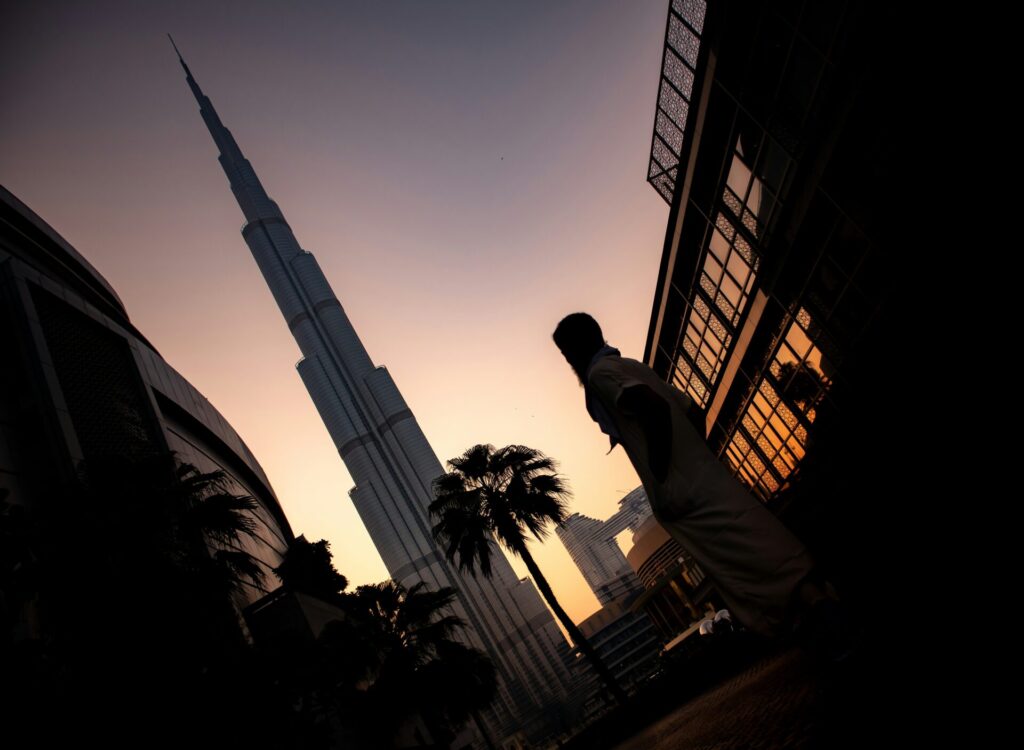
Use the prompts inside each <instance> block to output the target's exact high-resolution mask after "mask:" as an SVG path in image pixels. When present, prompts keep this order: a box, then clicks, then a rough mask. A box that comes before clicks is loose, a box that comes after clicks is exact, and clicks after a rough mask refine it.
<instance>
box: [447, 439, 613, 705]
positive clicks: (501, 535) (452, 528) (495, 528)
mask: <svg viewBox="0 0 1024 750" xmlns="http://www.w3.org/2000/svg"><path fill="white" fill-rule="evenodd" d="M448 467H449V469H451V471H449V472H448V473H447V474H443V475H441V476H440V477H438V478H437V479H436V480H435V481H434V496H435V500H434V502H432V503H431V504H430V513H431V514H432V515H433V516H434V517H436V518H437V519H438V522H437V524H435V526H434V528H433V532H434V538H435V539H437V541H438V542H439V543H440V544H441V545H443V546H444V548H445V554H446V556H447V558H448V560H449V561H451V562H456V561H457V562H458V565H459V568H460V569H461V570H465V571H469V572H473V570H474V568H475V567H476V566H477V565H479V566H480V572H481V573H483V574H484V575H485V576H488V577H489V576H490V574H491V554H492V551H493V547H492V544H493V541H494V539H497V540H498V541H499V542H500V543H501V544H502V546H503V547H505V549H507V550H508V551H510V552H511V553H512V554H514V555H517V556H519V557H520V558H521V559H522V561H523V562H524V563H526V567H527V569H528V570H529V571H530V574H531V575H532V576H533V580H534V582H535V583H536V584H537V588H539V589H540V592H541V594H542V595H543V596H544V599H545V600H546V601H547V603H548V605H549V606H550V607H551V609H552V611H554V613H555V616H556V617H558V620H559V621H560V622H561V623H562V625H563V626H564V627H565V629H566V631H567V632H568V633H569V636H570V637H571V638H572V640H573V642H574V643H575V644H576V645H577V646H578V647H579V649H580V650H581V651H582V652H583V653H584V655H586V656H587V658H588V659H590V661H591V663H592V664H593V666H594V669H595V670H596V671H597V674H598V675H599V676H600V677H601V679H602V680H604V682H605V684H607V685H608V688H609V689H610V690H611V691H612V694H613V695H614V696H615V698H616V700H618V701H619V703H622V704H624V703H625V702H626V694H625V692H624V691H623V690H622V688H621V687H620V686H619V683H618V681H617V680H616V679H615V676H614V675H613V674H612V673H611V671H610V670H609V669H608V667H607V666H606V665H605V663H604V662H603V661H602V660H601V657H600V656H598V654H597V652H596V651H595V650H594V649H593V647H592V646H591V645H590V643H589V642H588V641H587V639H586V638H584V637H583V634H582V633H581V632H580V629H579V628H578V627H576V623H574V622H573V621H572V619H571V618H570V617H569V615H568V614H566V612H565V610H564V609H562V605H561V604H559V603H558V599H557V598H555V594H554V592H553V591H552V590H551V586H550V585H549V584H548V581H547V579H546V578H545V577H544V574H543V573H541V572H540V568H539V567H537V563H536V561H535V560H534V559H533V556H532V555H531V554H530V551H529V549H527V546H526V538H527V535H528V534H532V535H533V537H534V538H536V539H538V540H543V539H544V538H545V537H546V536H547V534H548V525H549V524H552V523H554V524H556V525H561V524H562V523H564V522H565V518H566V515H567V514H568V509H567V506H566V500H567V499H568V498H569V496H570V492H569V489H568V487H566V486H565V484H564V483H563V482H562V479H561V477H559V476H558V475H557V474H555V473H554V471H555V469H556V465H555V462H554V460H552V459H550V458H548V457H547V456H545V455H544V454H543V453H541V452H540V451H538V450H535V449H533V448H528V447H526V446H523V445H509V446H506V447H504V448H501V449H498V450H495V448H494V446H492V445H475V446H473V447H472V448H470V449H469V450H468V451H466V452H465V453H463V454H462V455H461V456H459V457H458V458H453V459H451V460H450V461H449V462H448Z"/></svg>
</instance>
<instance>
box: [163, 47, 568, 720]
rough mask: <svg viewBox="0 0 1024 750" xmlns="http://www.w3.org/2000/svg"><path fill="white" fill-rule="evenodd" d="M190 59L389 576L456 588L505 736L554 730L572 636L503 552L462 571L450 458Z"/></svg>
mask: <svg viewBox="0 0 1024 750" xmlns="http://www.w3.org/2000/svg"><path fill="white" fill-rule="evenodd" d="M179 59H180V56H179ZM181 64H182V67H183V68H184V70H185V73H186V80H187V82H188V85H189V87H190V88H191V90H192V93H193V94H194V95H195V98H196V101H197V102H198V103H199V108H200V114H201V115H202V118H203V121H204V122H205V123H206V126H207V128H208V129H209V131H210V134H211V136H212V137H213V140H214V142H215V143H216V145H217V148H218V151H219V152H220V155H219V161H220V164H221V166H222V168H223V169H224V172H225V174H226V175H227V178H228V181H229V183H230V186H231V190H232V192H233V193H234V195H235V198H236V199H237V201H238V204H239V207H240V208H241V210H242V213H243V215H244V216H245V220H246V223H245V226H244V227H243V228H242V236H243V237H244V239H245V241H246V243H247V244H248V246H249V249H250V250H251V251H252V254H253V258H254V259H255V260H256V263H257V265H258V266H259V268H260V271H261V272H262V274H263V276H264V278H265V279H266V282H267V284H268V286H269V287H270V290H271V292H272V293H273V295H274V299H275V300H276V302H277V304H278V307H279V308H280V310H281V313H282V315H283V316H284V319H285V322H286V323H287V325H288V328H289V330H290V331H291V332H292V335H293V336H294V338H295V341H296V343H297V344H298V346H299V349H300V350H301V352H302V360H301V361H300V362H299V364H298V366H297V369H298V372H299V375H300V377H301V378H302V382H303V383H304V384H305V386H306V389H307V391H308V392H309V395H310V398H311V399H312V400H313V403H314V404H315V405H316V408H317V410H318V412H319V413H320V416H321V418H322V419H323V421H324V424H325V426H326V427H327V431H328V433H329V434H330V436H331V438H332V440H333V441H334V444H335V446H336V447H337V449H338V453H339V454H340V456H341V458H342V460H343V461H344V463H345V466H346V467H347V469H348V471H349V473H350V474H351V476H352V478H353V480H354V481H355V486H354V487H353V488H352V489H351V491H350V492H349V497H350V498H351V500H352V503H353V504H354V505H355V507H356V510H357V511H358V512H359V516H360V518H361V519H362V521H363V523H364V524H365V526H366V529H367V531H368V532H369V534H370V538H371V539H372V540H373V542H374V544H375V545H376V547H377V551H378V552H379V553H380V556H381V559H382V560H383V561H384V564H385V566H386V568H387V570H388V573H389V575H390V576H391V577H392V579H393V580H395V581H396V582H398V583H401V584H402V585H404V586H406V587H408V586H412V585H413V584H414V583H417V582H419V581H423V582H425V583H426V584H427V585H428V586H430V587H431V588H435V589H436V588H440V587H444V586H451V587H453V588H455V589H456V591H457V592H458V600H457V602H456V604H455V606H454V609H455V613H456V614H457V615H458V616H460V617H462V618H463V619H464V620H465V621H466V622H467V623H468V625H469V627H468V629H467V631H466V632H467V639H468V641H469V643H470V644H471V645H472V646H474V647H476V648H479V649H481V650H483V651H484V652H485V653H487V654H488V655H489V656H490V658H491V659H492V661H493V662H494V664H495V667H496V668H497V671H498V675H499V687H498V697H497V698H496V700H495V702H494V704H493V707H492V709H493V710H492V711H491V712H489V716H488V719H489V723H490V724H491V725H492V729H493V730H494V731H495V732H497V733H498V734H499V735H500V736H507V735H509V734H513V733H515V732H516V731H519V730H520V729H522V728H523V727H524V726H525V727H530V728H531V729H530V732H531V733H532V734H534V735H536V736H545V735H546V734H550V732H551V731H554V730H553V729H552V728H551V727H550V724H551V722H552V721H555V720H556V719H557V716H558V714H559V709H558V706H559V705H560V703H561V702H562V701H563V700H564V699H565V697H566V696H567V694H568V684H569V680H570V677H569V674H568V670H567V669H566V668H565V666H564V663H563V662H562V660H561V659H560V658H559V656H558V653H559V651H558V649H559V646H560V644H562V643H563V641H564V638H563V636H562V634H561V631H560V630H559V629H558V627H557V625H556V624H555V622H554V618H553V617H552V615H551V613H550V612H549V611H548V609H547V607H546V606H545V604H544V602H543V600H542V599H541V598H540V595H539V594H538V593H537V590H536V589H535V588H534V586H533V583H532V582H531V581H530V580H529V579H520V578H518V576H516V575H515V573H514V572H513V570H512V567H511V566H510V565H509V563H508V561H507V559H505V557H504V556H503V555H502V554H501V553H500V552H499V553H498V554H496V555H495V557H494V559H493V560H492V563H491V568H492V575H491V576H490V577H489V578H484V577H482V576H481V577H474V576H473V575H472V574H468V573H463V572H460V571H459V570H457V568H456V566H454V565H452V564H450V563H449V562H448V561H447V560H446V559H445V556H444V554H443V553H442V551H441V549H439V547H438V545H437V543H436V542H435V541H434V539H433V536H432V534H431V526H432V522H431V519H430V517H429V513H428V511H427V506H428V505H429V504H430V502H431V501H432V499H433V492H432V483H433V480H434V479H435V478H436V477H438V476H440V475H441V474H442V473H443V469H442V466H441V464H440V462H439V461H438V459H437V457H436V455H435V454H434V451H433V449H432V448H431V447H430V444H429V443H428V442H427V439H426V437H425V436H424V434H423V431H422V430H421V429H420V427H419V425H418V424H417V422H416V418H415V416H414V415H413V413H412V411H411V410H410V409H409V406H408V405H407V404H406V403H405V400H404V399H403V398H402V395H401V393H400V392H399V390H398V388H397V386H396V385H395V382H394V380H392V378H391V376H390V375H389V374H388V371H387V370H386V369H385V368H384V367H378V366H376V365H375V364H374V363H373V362H372V360H371V359H370V357H369V355H368V353H367V351H366V349H365V348H364V347H363V344H362V342H361V341H360V339H359V336H358V334H357V333H356V331H355V329H354V327H353V326H352V323H351V322H350V321H349V319H348V316H347V315H346V313H345V311H344V309H343V308H342V306H341V303H340V302H339V301H338V299H337V297H336V296H335V294H334V292H333V290H332V289H331V286H330V284H329V283H328V281H327V279H326V277H325V276H324V274H323V272H322V271H321V270H320V267H319V266H318V264H317V262H316V259H315V258H314V257H313V255H312V254H311V253H309V252H307V251H305V250H303V249H302V248H301V247H300V246H299V244H298V241H297V240H296V239H295V236H294V235H293V234H292V231H291V228H290V227H289V225H288V223H287V221H286V220H285V218H284V216H283V214H282V212H281V210H280V208H279V207H278V206H277V204H276V203H275V202H274V201H273V200H271V198H270V197H269V196H268V195H267V193H266V191H265V190H264V188H263V186H262V185H261V183H260V181H259V178H258V177H257V176H256V173H255V171H254V170H253V167H252V165H251V164H250V163H249V161H248V160H247V159H246V158H245V157H244V155H243V154H242V152H241V150H240V149H239V147H238V144H237V143H236V142H235V140H234V138H233V136H232V135H231V133H230V132H229V131H228V129H227V128H226V127H224V125H223V124H222V123H221V121H220V118H219V117H218V116H217V113H216V111H215V110H214V108H213V105H212V104H211V102H210V100H209V98H208V97H206V96H205V95H204V94H203V92H202V91H201V90H200V88H199V86H198V84H197V83H196V81H195V78H194V77H193V76H192V73H191V71H189V69H188V66H187V65H185V63H184V61H183V60H182V61H181Z"/></svg>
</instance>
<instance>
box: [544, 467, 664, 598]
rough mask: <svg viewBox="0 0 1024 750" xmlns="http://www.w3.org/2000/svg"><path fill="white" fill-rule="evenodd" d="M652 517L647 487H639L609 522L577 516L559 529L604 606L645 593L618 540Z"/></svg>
mask: <svg viewBox="0 0 1024 750" xmlns="http://www.w3.org/2000/svg"><path fill="white" fill-rule="evenodd" d="M650 515H651V506H650V504H649V503H648V502H647V494H646V493H645V492H644V489H643V487H637V488H636V489H635V490H633V491H632V492H630V493H629V494H628V495H626V496H625V497H624V498H622V500H620V501H619V510H618V512H617V513H616V514H615V515H613V516H612V517H611V518H609V519H608V520H607V521H598V520H597V519H595V518H589V517H587V516H583V515H580V514H579V513H573V514H572V515H571V516H569V518H568V519H566V522H565V525H564V526H561V527H559V528H558V529H556V531H555V533H557V534H558V538H559V539H561V540H562V544H564V545H565V548H566V550H568V552H569V557H571V558H572V561H573V562H574V563H576V567H577V568H579V569H580V573H582V574H583V577H584V578H585V579H586V581H587V584H588V585H589V586H590V590H591V591H593V592H594V596H596V597H597V600H598V601H599V602H601V604H602V605H605V604H610V603H611V602H612V601H614V600H615V599H619V598H621V597H623V596H625V595H626V594H629V593H632V592H640V591H643V586H642V585H641V584H640V579H639V578H637V577H636V573H634V572H633V569H632V568H631V567H630V566H629V563H628V562H627V561H626V556H625V555H624V554H622V550H621V549H620V548H619V543H618V542H617V541H615V537H616V535H617V534H621V533H622V532H623V531H625V530H626V529H631V530H633V531H634V532H636V530H637V529H638V528H640V524H642V523H643V522H644V520H645V519H647V518H648V517H649V516H650Z"/></svg>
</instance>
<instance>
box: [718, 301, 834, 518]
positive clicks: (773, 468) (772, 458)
mask: <svg viewBox="0 0 1024 750" xmlns="http://www.w3.org/2000/svg"><path fill="white" fill-rule="evenodd" d="M815 330H816V329H815V326H814V323H813V320H812V319H811V316H810V314H809V313H808V312H807V310H805V309H804V308H800V309H799V310H798V311H797V313H796V315H795V316H793V317H792V318H790V320H789V323H788V326H787V328H786V332H785V335H784V336H781V337H780V338H779V340H778V341H777V342H776V346H775V354H774V356H773V359H772V361H771V364H770V365H769V367H768V369H767V370H766V371H765V373H764V374H763V376H762V377H761V380H760V382H759V383H758V385H757V388H756V389H752V392H751V393H750V394H749V396H748V397H747V404H746V407H745V409H744V411H743V416H742V418H741V419H740V421H739V424H738V425H737V426H736V428H735V430H734V431H733V434H732V437H731V439H730V440H729V441H728V443H727V445H726V448H725V451H724V455H725V458H726V459H727V460H728V462H729V464H730V465H731V466H732V467H733V469H734V470H735V471H736V474H737V476H738V477H739V478H740V479H742V480H743V481H744V482H745V483H746V484H748V485H749V486H750V487H751V489H752V490H754V492H755V493H756V494H758V495H759V496H760V497H761V498H762V499H765V500H767V499H768V498H769V497H770V496H771V495H773V494H774V493H776V492H778V491H779V489H781V488H782V487H784V486H785V484H786V480H787V479H788V478H789V476H790V474H792V473H793V472H794V471H795V470H796V468H797V467H798V466H799V464H800V461H801V459H803V457H804V448H805V446H806V444H807V428H808V427H809V426H810V425H811V424H812V423H813V422H814V419H815V416H816V412H815V407H816V406H817V405H818V404H819V403H820V402H821V400H822V398H824V396H825V393H826V392H827V391H828V389H829V387H830V385H831V380H830V379H829V377H828V375H827V373H829V372H831V369H832V368H831V366H830V364H829V362H828V361H827V359H826V358H825V357H824V355H823V354H822V351H821V349H820V348H819V346H817V345H816V344H815V343H814V341H813V338H814V335H815Z"/></svg>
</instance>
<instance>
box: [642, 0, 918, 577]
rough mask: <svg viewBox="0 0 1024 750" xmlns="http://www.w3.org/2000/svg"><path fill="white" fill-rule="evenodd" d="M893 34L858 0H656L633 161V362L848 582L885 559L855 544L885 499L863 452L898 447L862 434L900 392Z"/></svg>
mask: <svg viewBox="0 0 1024 750" xmlns="http://www.w3.org/2000/svg"><path fill="white" fill-rule="evenodd" d="M912 38H913V33H912V32H910V31H908V29H907V27H906V25H905V23H904V20H903V19H900V18H897V12H896V11H894V10H893V9H891V8H873V7H869V6H868V5H867V4H865V3H859V2H830V3H814V2H809V1H808V2H785V3H783V2H768V3H754V2H745V1H736V0H722V1H719V2H708V3H704V2H702V0H672V2H671V3H670V8H669V18H668V28H667V32H666V38H665V50H664V58H663V66H662V73H661V78H660V83H659V87H660V88H659V97H658V104H657V108H656V112H655V125H654V134H653V141H652V151H651V161H650V170H649V173H648V174H649V180H650V182H651V184H652V185H653V186H654V187H655V189H656V190H657V191H658V193H659V194H660V195H661V196H662V197H663V198H664V199H665V200H666V202H668V204H669V206H670V214H669V221H668V227H667V231H666V236H665V247H664V253H663V256H662V261H661V266H660V269H659V275H658V280H657V286H656V290H655V296H654V304H653V309H652V314H651V319H650V326H649V330H648V337H647V344H646V350H645V355H644V357H645V360H646V362H647V363H648V364H649V365H650V366H651V367H653V368H654V369H655V371H657V372H658V373H659V374H660V375H661V376H663V377H664V378H665V380H666V381H667V382H669V383H672V384H674V385H675V386H676V387H678V388H680V389H681V390H683V391H685V392H686V393H687V394H688V395H689V396H691V397H692V398H693V400H694V404H695V412H694V421H695V422H696V423H698V425H699V427H700V428H701V429H702V430H703V431H704V433H705V434H706V436H707V439H708V442H709V444H710V445H711V447H712V448H713V449H714V450H715V451H717V452H718V454H719V455H720V456H721V458H722V460H723V461H725V462H727V464H728V465H729V466H730V467H731V468H732V469H733V471H734V472H735V474H736V476H737V477H738V478H739V479H740V480H741V481H743V482H744V483H745V484H746V485H747V486H749V487H750V489H751V491H752V492H753V493H754V494H755V495H756V496H758V497H759V498H760V499H761V500H763V501H765V502H766V503H768V504H769V506H770V507H771V508H772V509H773V510H775V511H776V512H777V513H779V514H780V515H781V516H782V517H783V519H784V520H785V521H786V522H787V523H788V524H789V525H790V526H791V527H792V528H794V530H795V531H797V533H798V534H799V535H800V536H801V537H802V538H803V539H804V540H805V542H807V543H808V544H809V545H810V546H811V548H812V551H813V552H814V553H815V555H816V556H817V557H818V559H819V560H822V559H824V560H826V561H828V562H829V563H830V564H832V565H833V573H838V575H840V576H842V575H843V573H844V570H843V569H844V568H845V572H847V573H849V575H850V580H851V582H852V580H853V579H855V578H856V579H860V580H862V581H863V582H864V583H865V585H867V586H870V585H871V584H869V583H868V582H869V581H870V580H871V579H872V578H875V580H878V579H879V578H882V579H884V578H888V577H889V572H891V566H890V564H889V563H887V562H885V556H884V555H883V554H877V555H873V556H872V565H877V566H878V568H877V569H876V570H875V572H874V573H873V574H867V568H865V567H864V566H863V557H862V556H860V555H859V554H858V547H859V546H861V545H863V544H864V543H866V542H867V541H868V540H870V539H878V536H879V535H878V532H877V530H876V529H877V524H876V523H875V518H876V517H877V515H876V514H878V513H880V512H882V513H886V514H887V515H893V514H895V513H896V512H897V509H898V508H899V507H900V506H901V504H902V503H903V502H904V501H903V499H902V498H901V497H899V496H898V495H897V493H893V494H892V495H891V496H890V494H889V492H888V490H887V489H886V488H887V486H888V485H890V484H891V482H890V481H889V480H887V479H886V475H887V474H888V473H889V472H887V471H883V470H882V468H881V467H882V465H883V464H884V463H886V462H889V461H890V459H889V458H887V455H893V456H896V455H898V454H899V450H895V452H894V453H891V454H890V453H889V452H888V451H885V450H879V446H880V445H882V444H884V443H887V442H889V440H888V438H886V437H884V430H883V429H881V426H882V425H885V424H887V423H888V422H889V421H890V420H891V416H890V414H889V413H888V412H889V411H890V406H887V404H890V403H893V400H894V399H899V400H900V401H906V399H905V398H904V397H903V395H901V394H900V389H899V388H898V387H897V386H896V384H895V383H894V382H893V380H892V378H891V375H890V373H889V372H888V371H887V370H888V363H890V362H893V361H897V360H898V359H899V358H900V357H901V353H903V352H906V351H908V350H909V347H910V345H911V341H910V339H911V338H912V337H913V336H912V334H911V333H910V332H911V331H915V330H917V328H916V323H915V324H911V322H910V321H911V318H910V317H909V316H908V317H904V314H905V313H906V311H907V310H908V309H910V307H911V305H910V304H908V302H909V301H910V297H909V293H910V287H911V286H915V285H914V284H911V283H909V282H908V278H909V277H908V276H906V273H907V268H908V267H909V261H908V252H907V250H906V247H905V246H901V244H900V243H898V242H897V241H896V239H895V238H896V237H897V236H900V234H899V231H898V227H899V226H901V225H902V224H904V216H903V212H904V210H905V205H904V204H905V201H904V198H903V197H902V196H901V188H900V185H901V182H902V177H901V175H900V170H901V164H902V163H904V160H902V159H901V158H900V156H899V154H898V153H897V151H896V149H897V147H898V145H899V144H910V143H911V142H912V141H913V137H914V136H913V134H912V132H913V130H912V129H913V127H914V123H915V122H916V120H917V119H919V118H918V117H917V116H916V114H915V112H913V110H912V104H911V102H912V101H913V99H912V96H911V92H912V91H913V90H914V88H915V81H913V80H912V78H911V73H910V72H909V71H910V70H911V68H910V67H908V66H906V65H904V63H903V60H902V59H901V51H902V50H903V49H905V48H906V46H907V43H908V40H910V39H912ZM901 287H902V288H901ZM893 460H894V459H893ZM894 468H895V467H894ZM896 473H897V474H898V473H899V470H898V468H897V469H896ZM883 497H885V498H887V499H886V500H885V501H883V500H882V498H883ZM858 557H860V560H859V561H858ZM887 568H888V572H884V571H886V569H887Z"/></svg>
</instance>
